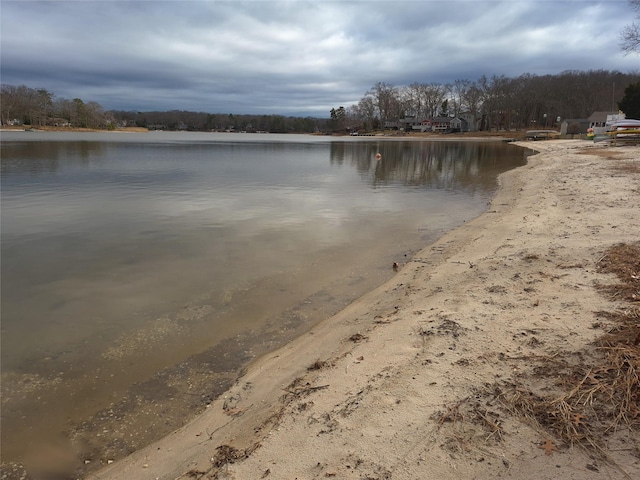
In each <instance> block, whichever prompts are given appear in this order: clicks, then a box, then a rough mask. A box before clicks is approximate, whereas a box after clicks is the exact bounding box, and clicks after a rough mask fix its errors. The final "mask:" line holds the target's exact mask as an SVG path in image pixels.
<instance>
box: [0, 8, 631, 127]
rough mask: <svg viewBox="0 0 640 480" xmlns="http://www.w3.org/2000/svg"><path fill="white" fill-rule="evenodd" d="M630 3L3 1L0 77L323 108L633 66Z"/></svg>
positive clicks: (211, 108)
mask: <svg viewBox="0 0 640 480" xmlns="http://www.w3.org/2000/svg"><path fill="white" fill-rule="evenodd" d="M634 18H635V14H634V12H633V10H632V8H631V6H630V5H629V3H628V2H627V0H602V1H594V0H591V1H584V0H582V1H569V0H555V1H553V0H504V1H499V0H490V1H485V0H470V1H458V0H446V1H445V0H439V1H431V0H413V1H402V0H399V1H392V0H386V1H380V0H361V1H358V0H349V1H325V0H315V1H307V0H288V1H270V0H253V1H239V0H236V1H217V0H215V1H207V0H198V1H158V0H133V1H125V0H122V1H121V0H102V1H95V0H82V1H32V0H1V3H0V27H1V28H0V79H1V82H2V84H8V85H26V86H28V87H31V88H44V89H47V90H48V91H50V92H52V93H54V94H55V95H56V97H59V98H68V99H73V98H81V99H82V100H84V101H85V102H88V101H95V102H98V103H99V104H101V105H102V106H103V107H104V108H105V109H107V110H111V109H115V110H127V111H164V110H189V111H198V112H209V113H234V114H280V115H292V116H302V117H305V116H314V117H328V116H329V110H330V109H331V108H337V107H339V106H345V107H348V106H349V105H352V104H354V103H357V102H358V100H360V99H361V98H362V97H363V96H364V94H365V93H366V92H367V91H368V90H370V89H371V87H373V85H374V84H375V83H376V82H387V83H390V84H393V85H396V86H399V87H400V86H406V85H409V84H411V83H415V82H418V83H440V84H446V83H452V82H454V81H455V80H458V79H463V80H471V81H475V80H477V79H478V78H479V77H480V76H482V75H486V76H487V77H491V76H493V75H506V76H507V77H517V76H519V75H522V74H524V73H529V74H534V75H546V74H558V73H560V72H563V71H566V70H580V71H586V70H600V69H603V70H619V71H621V72H625V73H626V72H630V71H635V72H637V71H640V55H638V54H630V55H624V54H623V52H622V51H621V50H620V47H619V44H620V32H621V31H622V30H623V28H624V27H625V25H629V24H631V23H632V22H633V21H634Z"/></svg>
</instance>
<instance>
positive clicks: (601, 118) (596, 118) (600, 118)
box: [589, 110, 618, 122]
mask: <svg viewBox="0 0 640 480" xmlns="http://www.w3.org/2000/svg"><path fill="white" fill-rule="evenodd" d="M617 114H618V111H617V110H616V111H615V112H593V113H592V114H591V115H590V116H589V120H590V121H592V122H606V121H607V115H617Z"/></svg>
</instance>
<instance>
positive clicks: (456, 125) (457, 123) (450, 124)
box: [431, 117, 462, 132]
mask: <svg viewBox="0 0 640 480" xmlns="http://www.w3.org/2000/svg"><path fill="white" fill-rule="evenodd" d="M431 130H432V131H434V132H450V131H452V130H457V131H460V130H462V120H461V119H459V118H458V117H435V118H434V119H432V120H431Z"/></svg>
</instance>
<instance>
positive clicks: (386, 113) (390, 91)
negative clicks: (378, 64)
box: [367, 82, 398, 128]
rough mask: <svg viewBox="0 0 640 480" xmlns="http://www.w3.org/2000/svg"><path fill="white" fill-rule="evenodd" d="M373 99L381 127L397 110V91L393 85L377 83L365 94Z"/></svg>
mask: <svg viewBox="0 0 640 480" xmlns="http://www.w3.org/2000/svg"><path fill="white" fill-rule="evenodd" d="M367 95H370V96H371V97H372V98H373V104H374V105H375V107H376V109H377V110H378V114H379V115H380V123H381V127H382V128H384V123H385V121H387V120H388V119H389V118H390V117H391V116H392V115H393V114H397V110H398V89H397V88H396V87H395V85H393V84H391V83H387V82H377V83H376V84H375V85H374V86H373V88H372V89H371V90H369V91H368V92H367Z"/></svg>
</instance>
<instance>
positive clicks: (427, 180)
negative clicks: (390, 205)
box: [331, 141, 513, 191]
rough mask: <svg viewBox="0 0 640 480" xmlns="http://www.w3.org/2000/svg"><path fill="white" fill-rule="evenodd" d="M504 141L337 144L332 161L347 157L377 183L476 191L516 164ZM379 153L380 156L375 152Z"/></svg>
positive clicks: (364, 176) (335, 161)
mask: <svg viewBox="0 0 640 480" xmlns="http://www.w3.org/2000/svg"><path fill="white" fill-rule="evenodd" d="M504 152H505V145H503V144H500V143H489V142H478V143H472V142H469V143H462V142H418V143H416V142H404V141H399V142H375V143H374V142H371V143H369V144H367V145H366V147H365V148H363V146H362V145H360V144H354V143H334V144H332V145H331V162H332V163H334V164H336V165H343V164H344V162H345V159H347V161H348V162H349V164H350V165H352V166H354V167H355V168H356V169H357V171H358V172H359V173H360V174H361V175H362V177H363V178H365V179H368V180H369V181H370V183H371V185H372V186H374V187H377V186H384V185H389V184H400V185H411V186H423V187H429V188H436V189H445V190H456V191H462V190H465V191H475V190H476V189H478V188H480V189H486V188H492V187H491V186H492V185H493V184H494V181H495V177H496V172H497V171H504V170H506V169H508V168H512V166H513V158H511V157H510V156H505V155H504ZM377 154H380V156H381V159H380V160H378V159H377V158H376V155H377Z"/></svg>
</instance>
